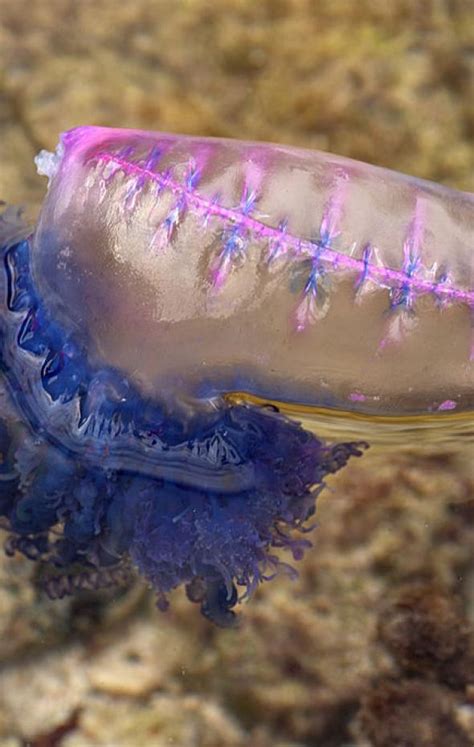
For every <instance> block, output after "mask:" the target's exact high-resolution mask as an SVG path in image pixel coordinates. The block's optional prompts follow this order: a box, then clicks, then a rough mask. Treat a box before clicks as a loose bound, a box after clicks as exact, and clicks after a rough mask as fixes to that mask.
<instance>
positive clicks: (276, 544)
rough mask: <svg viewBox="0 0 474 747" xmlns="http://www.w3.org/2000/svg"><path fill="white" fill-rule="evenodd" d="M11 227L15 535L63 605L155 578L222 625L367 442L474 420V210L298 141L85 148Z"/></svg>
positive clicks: (1, 335)
mask: <svg viewBox="0 0 474 747" xmlns="http://www.w3.org/2000/svg"><path fill="white" fill-rule="evenodd" d="M36 162H37V166H38V170H39V171H40V173H42V174H45V175H46V176H48V178H49V188H48V193H47V196H46V198H45V201H44V203H43V206H42V209H41V213H40V216H39V219H38V222H37V225H36V227H35V228H34V230H31V229H30V228H29V227H28V226H27V225H25V224H24V222H23V221H22V219H21V217H20V215H19V213H18V211H15V210H14V209H13V208H7V209H5V211H4V213H3V215H2V217H1V218H0V248H1V253H2V259H3V266H2V272H1V273H0V293H1V306H0V342H1V350H0V361H1V376H0V397H1V400H0V402H1V405H0V439H1V440H0V444H1V453H2V462H1V465H0V478H1V479H0V517H2V518H1V519H0V521H1V522H2V525H3V526H4V528H5V529H7V531H8V532H9V536H8V539H7V543H6V548H7V552H8V553H10V554H13V553H14V552H16V551H18V552H21V553H23V554H24V555H26V556H27V557H29V558H31V559H33V560H36V561H38V562H39V563H40V564H41V567H42V568H46V569H47V570H46V571H45V573H44V579H43V584H44V587H45V589H46V591H47V592H48V593H49V594H50V596H52V597H62V596H64V595H65V594H69V593H72V592H73V591H75V590H76V589H81V588H91V587H100V586H106V585H109V584H111V583H115V582H117V581H120V580H121V579H122V578H123V577H125V576H126V575H127V573H128V571H129V569H130V568H135V569H138V571H139V573H141V574H142V575H143V576H144V577H145V578H146V579H147V580H148V582H149V583H150V584H151V585H152V586H153V587H154V589H155V591H156V593H157V599H158V605H159V606H160V607H162V608H164V607H166V605H167V595H168V593H169V592H170V591H171V590H173V589H174V588H176V587H178V586H180V585H185V587H186V590H187V594H188V597H189V599H190V600H191V601H194V602H199V603H200V605H201V610H202V612H203V613H204V614H205V615H206V616H207V617H208V618H209V619H211V620H213V621H214V622H216V623H218V624H221V625H232V624H233V623H234V621H235V619H236V618H235V613H234V609H233V608H234V607H235V605H236V604H237V603H238V602H239V601H241V600H242V599H243V598H245V597H246V596H249V595H250V594H251V593H252V591H253V590H254V589H255V587H256V586H257V585H258V584H259V583H260V582H261V581H263V580H266V579H268V578H271V577H273V576H274V575H275V574H277V573H278V572H279V571H281V570H286V571H288V572H290V573H291V572H292V569H291V567H290V566H289V565H288V564H286V562H284V560H282V557H283V556H282V554H281V552H280V551H279V549H286V550H288V551H289V552H290V555H292V556H293V559H295V560H298V559H299V558H301V557H302V555H303V554H304V552H305V551H306V549H307V548H308V547H309V546H310V544H311V543H310V542H309V540H308V539H307V535H306V534H305V532H306V531H307V530H308V529H309V528H311V520H312V517H313V515H314V511H315V501H316V498H317V496H318V494H319V493H320V491H321V490H322V489H323V487H324V485H325V479H326V477H327V475H329V474H332V473H334V472H336V471H338V470H339V469H340V468H342V467H343V466H344V465H345V464H346V463H347V461H348V460H349V459H350V457H352V456H360V455H361V454H362V452H363V450H364V449H365V448H366V446H367V444H366V443H365V442H364V441H362V440H361V441H350V442H346V441H343V442H340V443H328V442H327V441H326V440H324V439H322V438H319V437H317V435H315V433H313V432H312V431H309V430H306V429H305V428H303V427H302V425H301V424H300V423H299V422H297V421H295V420H294V419H292V418H290V417H289V416H288V413H286V414H284V412H285V406H287V405H288V406H290V407H291V406H297V407H306V408H317V407H324V408H327V409H328V410H329V411H333V412H342V411H351V412H354V413H358V414H367V415H370V416H373V417H378V416H384V417H392V416H393V417H400V416H410V417H411V416H413V417H417V416H419V415H427V414H432V413H437V415H436V417H438V418H443V417H446V414H445V413H446V411H451V410H455V411H456V412H459V413H463V412H469V411H471V410H472V408H473V406H474V361H473V358H474V354H473V350H472V320H473V313H474V290H473V289H472V286H473V276H474V263H473V251H472V242H473V212H474V198H473V196H472V195H469V194H466V193H461V192H456V191H454V190H451V189H448V188H444V187H440V186H438V185H435V184H431V183H429V182H425V181H422V180H419V179H415V178H412V177H406V176H403V175H400V174H396V173H394V172H390V171H387V170H384V169H381V168H377V167H373V166H368V165H366V164H362V163H358V162H355V161H351V160H349V159H345V158H341V157H337V156H332V155H329V154H323V153H318V152H312V151H305V150H301V149H297V148H291V147H287V146H277V145H268V144H263V143H248V142H238V141H230V140H220V139H212V138H195V137H184V136H177V135H169V134H161V133H152V132H141V131H138V130H114V129H107V128H100V127H79V128H76V129H74V130H71V131H69V132H66V133H65V134H63V135H62V137H61V139H60V143H59V146H58V148H57V150H56V152H55V153H47V152H45V151H42V152H41V153H40V154H39V156H38V157H37V159H36Z"/></svg>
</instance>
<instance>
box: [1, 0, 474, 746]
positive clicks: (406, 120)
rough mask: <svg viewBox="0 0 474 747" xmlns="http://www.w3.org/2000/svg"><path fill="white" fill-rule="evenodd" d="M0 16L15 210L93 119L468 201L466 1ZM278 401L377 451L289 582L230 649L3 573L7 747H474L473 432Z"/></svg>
mask: <svg viewBox="0 0 474 747" xmlns="http://www.w3.org/2000/svg"><path fill="white" fill-rule="evenodd" d="M0 5H1V9H0V16H1V22H0V58H1V59H0V62H1V63H2V65H1V66H2V68H3V72H4V74H3V75H2V76H0V77H1V80H0V109H1V116H0V134H1V138H0V200H3V199H4V200H6V201H7V202H8V203H10V204H25V205H30V206H31V205H32V204H34V205H35V206H36V207H38V206H39V203H40V202H41V201H42V200H43V199H44V191H45V185H44V180H42V179H40V178H38V177H36V176H35V174H34V167H33V165H32V158H33V155H34V153H35V152H37V151H38V150H40V149H41V148H46V149H49V150H51V149H53V148H54V146H55V143H56V138H57V133H58V132H59V131H65V130H68V129H69V128H71V127H74V126H77V124H78V123H81V122H94V123H96V124H98V125H103V126H120V127H132V128H142V129H150V128H158V129H160V130H163V131H168V132H173V131H174V132H187V133H188V134H190V135H195V136H202V135H217V136H226V137H233V138H248V139H252V140H266V141H271V142H280V143H288V144H293V145H297V146H303V147H308V148H317V149H320V150H323V151H331V152H333V153H338V154H341V155H344V156H348V157H352V158H356V159H359V160H362V161H366V162H370V163H374V164H375V163H377V164H379V165H381V166H385V167H389V168H393V169H396V170H398V171H401V172H405V173H410V174H414V175H417V176H419V177H423V178H427V179H433V180H435V181H436V182H438V183H442V184H445V185H449V186H451V187H454V188H456V189H464V190H470V191H471V192H472V191H473V189H474V181H473V178H474V148H473V143H472V127H471V126H470V123H471V121H472V118H471V112H470V107H471V106H472V104H471V102H472V95H471V91H470V86H471V83H472V81H471V80H470V67H469V66H470V64H471V56H472V55H471V51H470V50H471V49H472V31H471V29H472V23H470V20H471V16H472V7H470V3H469V2H463V1H462V0H460V1H459V2H443V1H442V0H426V1H424V2H413V3H407V2H406V0H394V2H392V3H381V2H378V0H363V2H362V3H352V4H351V3H347V2H345V1H344V0H341V1H339V2H338V1H337V0H320V1H319V2H318V3H311V2H307V1H306V0H262V2H255V0H221V1H220V2H218V3H209V1H208V0H193V2H184V1H182V2H181V1H180V0H176V2H174V3H166V2H163V0H136V2H134V3H133V5H130V4H124V3H117V2H116V0H102V1H101V2H100V3H94V4H90V3H76V4H74V6H73V7H72V6H71V4H70V3H68V2H66V1H65V0H54V1H53V2H51V0H48V1H47V2H46V0H37V1H36V2H35V3H31V0H16V1H15V2H14V3H9V4H7V3H0ZM471 77H472V76H471ZM117 91H118V92H119V95H117ZM282 199H285V198H284V196H283V198H282ZM471 285H472V284H471ZM380 313H382V311H380ZM444 316H447V314H446V315H444ZM436 324H437V323H436ZM436 324H435V325H433V327H432V330H433V332H434V336H433V338H432V339H433V340H435V342H434V344H433V345H432V347H431V349H430V353H429V354H430V355H432V356H433V358H432V360H433V361H436V359H437V358H439V357H440V355H439V347H438V344H437V341H436V336H435V333H436ZM467 327H468V325H466V329H467ZM446 341H447V349H448V348H449V346H450V340H449V339H448V336H446V337H445V342H446ZM303 353H304V354H305V351H303ZM363 360H364V361H367V360H368V358H364V359H363ZM414 360H415V359H414ZM416 362H417V363H418V359H416ZM464 362H465V357H464V358H463V359H462V365H464ZM442 364H443V365H444V367H445V370H446V371H449V359H448V358H446V357H445V358H444V359H443V360H442ZM434 365H435V364H434ZM458 370H460V369H458ZM464 370H465V369H464ZM413 381H416V383H417V384H420V385H421V386H422V385H423V382H422V380H421V378H413V377H412V380H411V383H412V382H413ZM239 383H240V382H239ZM293 383H296V382H293ZM392 383H393V382H392ZM400 386H401V390H402V392H405V391H406V388H404V384H400ZM230 388H231V389H234V390H236V391H237V390H238V386H236V385H235V382H232V387H230ZM349 391H350V392H351V391H354V390H353V389H351V390H349ZM273 394H274V395H275V401H274V404H275V405H277V406H278V407H279V408H281V410H282V411H283V412H284V413H285V414H287V415H288V416H289V417H291V418H292V419H294V420H295V421H299V422H301V423H302V425H303V427H304V428H305V429H307V430H308V431H310V432H311V433H312V434H314V435H315V436H316V437H319V438H323V439H327V440H328V441H329V442H332V443H337V442H346V441H359V440H364V441H367V442H368V443H369V445H370V448H369V449H368V450H367V451H366V452H364V454H363V456H362V457H361V458H360V459H353V460H351V461H350V463H349V464H348V465H347V467H345V468H344V469H343V470H341V472H340V473H338V474H337V475H331V476H330V477H329V478H328V484H327V488H326V489H325V490H324V491H322V493H321V494H320V495H319V496H318V499H317V511H316V517H315V521H316V524H317V526H316V527H315V529H314V531H312V532H310V533H308V534H307V535H305V537H306V538H307V539H308V540H310V541H311V542H312V545H313V546H312V548H310V549H308V551H307V552H306V554H305V557H304V558H303V559H302V560H299V561H298V562H295V563H292V565H293V566H294V567H295V568H297V570H298V578H293V577H289V576H288V577H287V576H286V575H285V574H284V573H283V574H282V575H281V576H279V577H278V578H276V579H275V580H274V581H272V582H271V583H263V584H261V585H260V587H259V589H258V590H257V591H256V593H255V594H254V595H253V597H252V599H251V600H250V601H249V603H248V604H247V603H244V604H243V605H240V606H239V613H242V614H241V625H240V627H239V628H237V629H236V630H222V629H220V628H218V627H216V626H214V625H212V624H211V623H210V622H209V621H208V620H206V619H205V618H203V617H202V616H201V614H200V612H199V609H198V607H197V606H196V605H190V604H189V601H188V600H187V599H186V596H185V593H184V590H183V589H180V590H177V591H176V592H173V593H172V595H171V597H170V602H171V604H170V608H169V609H168V610H167V611H166V612H164V613H161V612H159V611H157V609H156V607H155V596H154V594H153V592H152V591H149V590H147V587H146V584H143V583H142V582H141V581H140V580H137V579H135V578H132V579H130V580H128V581H127V582H126V583H125V584H124V585H123V586H118V587H114V588H109V589H99V590H96V591H90V590H89V591H88V590H86V591H80V592H78V593H77V594H76V595H75V596H71V597H66V598H64V599H62V600H54V601H53V600H50V599H49V598H48V597H47V595H46V594H45V593H44V592H43V591H42V589H41V587H40V584H39V583H38V582H39V580H40V572H39V571H40V570H41V569H40V567H39V564H38V563H32V562H31V561H30V560H28V559H27V558H25V557H23V556H21V555H19V554H17V555H16V556H15V557H14V558H6V557H5V556H4V555H3V553H0V747H26V745H27V746H28V747H170V745H174V747H177V746H179V747H400V746H401V745H408V744H409V745H416V747H471V745H473V744H474V704H473V690H472V688H473V672H474V635H473V628H472V622H473V620H474V557H473V553H474V435H473V434H474V425H473V415H472V412H465V413H463V414H461V413H457V412H456V411H450V412H437V413H432V414H428V415H413V416H410V417H386V416H384V415H378V416H375V415H373V414H362V413H355V412H353V411H351V410H350V409H347V410H345V409H344V408H341V409H333V408H329V407H314V408H307V407H303V406H302V407H299V406H296V405H288V404H285V403H282V402H278V401H277V399H278V395H277V394H276V393H275V392H274V393H273ZM281 394H282V396H281V399H283V398H284V394H285V393H284V392H282V393H281ZM229 399H232V400H233V401H244V402H245V401H251V402H257V400H253V399H252V398H251V397H249V396H248V395H246V394H243V393H241V394H239V393H236V394H235V395H232V396H229ZM346 401H347V400H346ZM438 401H439V400H438ZM262 402H263V400H262ZM265 402H268V400H265ZM471 409H472V401H471ZM1 466H2V465H0V472H1ZM0 487H1V485H0ZM0 539H1V537H0ZM281 555H282V559H286V560H288V557H287V554H286V553H283V552H281Z"/></svg>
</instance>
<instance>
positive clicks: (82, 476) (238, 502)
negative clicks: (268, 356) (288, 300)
mask: <svg viewBox="0 0 474 747" xmlns="http://www.w3.org/2000/svg"><path fill="white" fill-rule="evenodd" d="M0 238H1V237H0ZM29 251H30V246H29V240H28V239H23V240H20V241H17V242H16V243H14V244H13V245H10V246H8V247H4V248H3V250H2V259H3V263H4V268H3V271H2V272H3V273H4V277H5V282H4V284H3V286H2V287H1V289H2V291H3V292H4V295H5V298H4V299H2V303H1V306H0V372H1V376H0V388H1V392H0V394H1V395H2V397H1V400H2V401H3V402H4V406H3V408H2V409H1V410H0V451H1V454H2V461H1V464H0V517H3V519H0V522H3V525H4V527H5V528H6V529H7V530H8V531H9V538H8V540H7V545H6V547H7V552H8V553H10V554H12V553H13V552H15V551H20V552H22V553H23V554H24V555H26V556H28V557H29V558H31V559H33V560H37V561H39V562H40V563H41V564H42V566H43V567H47V568H49V569H50V570H49V572H48V574H47V575H46V576H45V577H44V582H43V583H44V587H45V588H46V590H47V591H48V593H49V594H50V595H51V596H52V597H61V596H64V595H65V594H68V593H71V592H73V591H75V590H76V589H81V588H91V587H99V586H102V585H108V584H110V583H113V582H115V581H120V580H121V579H122V577H123V575H124V574H126V573H127V572H128V569H130V568H133V567H136V568H137V569H138V571H139V572H140V573H141V574H142V575H144V576H145V577H146V578H147V579H148V580H149V582H151V584H152V585H153V587H154V588H155V589H156V592H157V595H158V603H159V606H160V607H165V606H166V604H167V602H166V594H167V593H168V592H169V591H170V590H172V589H174V588H175V587H177V586H179V585H181V584H185V585H186V588H187V592H188V596H189V598H190V599H191V600H192V601H195V602H199V603H200V605H201V609H202V611H203V613H204V614H205V615H206V616H207V617H208V618H210V619H212V620H213V621H214V622H216V623H218V624H221V625H231V624H233V622H234V620H235V614H234V612H233V610H232V608H233V607H234V606H235V604H236V603H237V602H238V601H239V594H240V598H242V597H243V596H245V595H248V594H249V593H250V592H251V591H252V590H253V589H254V588H255V586H256V585H257V584H258V583H259V582H260V581H261V580H263V579H267V578H270V577H272V576H273V575H274V574H275V573H276V572H278V570H279V569H281V568H289V566H286V564H284V563H282V562H281V561H280V560H279V559H278V558H277V556H276V554H275V552H274V550H275V549H276V548H281V547H283V548H288V549H289V550H290V551H291V552H292V554H293V557H294V559H298V558H300V557H301V555H302V554H303V552H304V550H305V549H306V548H307V547H308V546H309V545H310V543H309V541H308V540H307V539H305V538H304V537H302V536H301V531H304V530H305V527H306V526H307V525H306V522H307V521H308V519H309V518H310V517H311V516H312V515H313V513H314V508H315V498H316V495H317V493H318V492H319V490H320V489H321V487H322V485H323V484H324V478H325V476H326V475H327V474H328V473H331V472H335V471H336V470H338V469H339V468H341V467H342V466H343V465H344V464H345V463H346V461H347V459H348V458H349V457H350V456H352V455H359V454H360V453H361V448H362V447H363V446H364V445H363V444H353V443H348V444H339V445H335V446H329V445H326V444H324V443H323V442H321V441H320V440H318V439H317V438H316V437H315V436H314V435H312V434H310V433H308V432H306V431H305V430H303V429H302V428H301V427H300V425H299V424H297V423H294V422H292V421H291V420H289V419H288V418H286V417H283V416H282V415H281V414H280V413H279V412H278V411H277V410H276V408H274V407H269V406H268V407H265V406H263V407H259V406H255V405H250V404H230V403H227V402H225V401H223V400H221V401H219V403H218V406H216V407H215V408H211V409H210V410H206V414H205V415H204V414H203V415H200V416H196V417H195V418H193V419H192V421H190V422H187V423H184V422H181V421H180V420H179V418H177V417H176V416H174V417H173V416H172V415H170V414H169V413H166V411H165V408H164V407H163V406H159V405H158V404H157V403H154V402H152V401H149V400H145V399H144V398H143V397H142V396H141V395H140V393H139V392H138V391H137V390H136V389H134V387H133V386H132V385H131V384H130V383H128V382H127V381H126V380H125V379H124V378H123V377H122V376H121V375H120V372H118V371H116V370H114V369H111V368H106V367H104V368H102V369H98V368H94V367H93V366H91V365H90V363H89V361H88V357H87V350H86V347H85V346H84V345H81V344H80V343H79V341H78V340H77V339H75V338H74V336H73V335H71V334H68V333H66V332H65V331H64V330H62V329H61V328H60V326H59V325H58V324H56V322H55V321H54V320H52V319H51V318H50V316H49V314H48V311H47V307H46V305H45V303H44V301H43V299H41V298H40V296H39V294H38V292H37V290H36V289H35V287H34V283H33V280H32V277H31V272H30V263H29ZM292 530H298V531H296V532H295V531H292ZM51 569H54V572H51ZM237 589H239V591H237Z"/></svg>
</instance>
